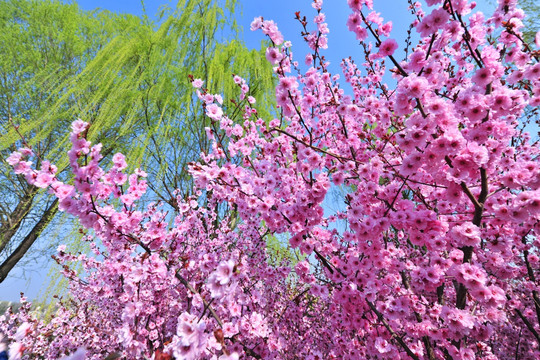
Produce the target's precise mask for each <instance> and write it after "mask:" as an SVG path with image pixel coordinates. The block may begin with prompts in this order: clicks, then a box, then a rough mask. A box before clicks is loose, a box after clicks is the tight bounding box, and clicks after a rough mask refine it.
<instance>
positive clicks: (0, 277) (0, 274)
mask: <svg viewBox="0 0 540 360" xmlns="http://www.w3.org/2000/svg"><path fill="white" fill-rule="evenodd" d="M57 211H58V199H55V200H54V201H53V203H52V204H51V205H50V206H49V207H48V208H47V210H45V213H44V214H43V216H42V217H41V219H39V221H38V222H37V223H36V224H35V225H34V227H33V228H32V230H31V231H30V233H29V234H28V235H26V237H25V238H24V239H23V241H22V242H21V243H20V244H19V246H18V247H17V248H16V249H15V250H14V251H13V252H12V253H11V254H10V255H9V257H8V258H7V259H6V260H5V261H4V262H3V263H2V264H1V265H0V283H1V282H3V281H4V280H5V279H6V277H7V275H8V274H9V272H10V271H11V270H12V269H13V267H15V265H16V264H17V263H18V262H19V261H20V260H21V259H22V257H23V256H24V255H25V254H26V252H27V251H28V250H29V249H30V247H31V246H32V245H33V244H34V242H35V241H36V240H37V238H38V237H39V235H41V233H42V232H43V230H44V229H45V228H46V227H47V225H49V223H50V222H51V220H52V219H53V218H54V215H56V212H57Z"/></svg>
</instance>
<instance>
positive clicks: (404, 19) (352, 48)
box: [0, 0, 493, 301]
mask: <svg viewBox="0 0 540 360" xmlns="http://www.w3.org/2000/svg"><path fill="white" fill-rule="evenodd" d="M66 2H71V1H67V0H66ZM77 3H78V4H79V6H80V7H81V8H82V9H83V10H93V9H95V8H102V9H106V10H109V11H113V12H121V13H130V14H134V15H139V16H140V15H142V14H143V7H142V5H141V2H140V0H80V1H77ZM174 4H176V2H175V1H170V0H147V1H145V8H146V13H147V15H148V16H149V17H150V18H151V19H155V14H157V12H158V10H159V8H160V6H162V5H168V6H170V7H174ZM241 7H242V10H243V11H242V14H240V13H239V14H236V17H237V19H236V20H237V22H238V24H239V25H240V26H241V27H243V29H244V32H243V37H244V41H245V42H246V44H247V45H248V47H250V48H256V49H259V48H260V43H261V40H263V39H264V36H263V34H262V32H260V31H258V32H251V31H250V30H249V25H250V23H251V21H252V20H253V18H254V17H256V16H263V17H264V18H265V19H272V20H274V21H276V23H277V24H278V27H279V29H280V30H281V32H282V33H283V35H284V37H285V39H286V40H290V41H291V42H292V44H293V52H294V53H295V54H296V55H295V57H296V60H298V61H299V62H302V61H303V59H304V56H305V54H306V51H307V47H306V46H304V45H303V41H302V39H301V37H300V31H301V26H300V24H299V23H298V21H296V20H294V13H295V11H301V13H302V15H306V17H307V18H308V20H309V21H310V22H311V20H312V18H313V16H314V15H315V10H314V9H313V8H312V7H311V1H310V0H272V1H263V0H243V1H242V6H241ZM478 8H479V9H480V10H482V11H484V12H485V13H486V14H490V13H491V11H492V10H491V9H492V8H493V7H492V5H489V3H488V1H487V0H480V1H479V5H478ZM375 9H376V11H378V12H380V13H381V14H382V16H383V17H384V18H385V19H386V20H392V22H393V25H394V30H393V32H392V37H394V38H395V39H396V40H398V43H400V44H402V43H403V39H404V38H405V36H406V31H407V27H408V24H409V22H410V20H411V15H410V14H409V12H408V11H407V1H406V0H375ZM323 12H325V14H326V16H327V18H326V20H327V22H328V24H329V27H330V34H329V50H327V51H325V52H323V54H324V55H325V57H326V58H327V59H328V60H329V61H330V62H331V63H332V65H331V67H330V70H331V71H332V72H334V73H337V72H339V62H340V61H341V59H342V58H345V57H348V56H352V57H353V58H355V59H357V60H361V59H362V57H363V52H362V48H361V47H360V46H358V42H357V41H356V40H355V38H354V35H353V34H352V33H350V32H349V31H348V30H347V27H346V25H345V22H346V20H347V17H348V15H349V13H350V10H349V9H348V6H347V2H346V0H325V5H324V6H323ZM401 50H402V49H401ZM397 54H398V55H401V54H403V52H400V50H398V53H397ZM398 57H399V58H401V56H398ZM49 266H50V263H49V262H47V261H43V262H42V263H40V262H37V263H35V264H34V266H30V267H26V268H25V270H26V273H23V272H22V271H21V269H15V271H13V274H11V275H10V276H9V277H8V279H6V281H5V282H3V283H2V284H0V300H10V301H17V300H18V299H19V294H20V292H21V291H22V292H25V294H27V296H28V297H29V298H30V299H33V298H35V297H36V296H37V295H38V293H39V290H40V289H41V287H42V286H46V285H47V283H48V282H47V272H48V268H49Z"/></svg>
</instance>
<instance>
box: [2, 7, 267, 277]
mask: <svg viewBox="0 0 540 360" xmlns="http://www.w3.org/2000/svg"><path fill="white" fill-rule="evenodd" d="M19 3H20V4H23V5H24V6H26V9H27V10H26V11H27V12H26V13H24V12H22V13H23V14H25V16H27V17H26V20H25V24H24V25H19V30H20V32H19V33H14V34H13V40H14V41H15V42H17V43H18V44H19V45H20V46H21V47H23V48H24V47H29V48H36V49H37V50H36V51H38V52H39V51H42V52H41V53H40V55H41V56H42V58H43V62H44V63H45V64H46V66H44V65H41V67H39V66H36V67H37V69H36V70H35V73H36V75H33V74H32V75H31V76H29V77H28V78H30V79H31V80H27V81H28V82H23V83H22V85H21V88H22V87H24V88H25V89H28V90H27V91H31V92H35V93H36V97H38V98H39V99H40V102H39V103H38V104H37V105H36V102H30V99H31V98H32V97H31V96H27V95H25V94H24V93H20V92H17V96H19V94H20V96H19V97H20V99H19V100H18V102H19V103H20V105H18V108H23V107H24V108H25V109H28V111H26V112H24V111H20V110H17V111H14V110H10V111H11V112H10V111H7V110H6V109H8V108H9V106H5V109H3V111H4V112H3V113H2V134H1V136H2V138H1V139H0V140H1V141H0V144H2V145H0V146H1V149H2V151H3V155H4V156H5V154H7V153H8V152H9V151H10V150H11V147H10V146H9V145H10V144H13V143H15V142H19V143H20V141H21V140H20V139H21V138H24V139H26V140H25V141H27V142H28V145H29V146H32V147H33V148H34V150H37V152H38V153H39V154H40V155H41V157H42V158H48V159H55V158H56V159H58V161H57V163H60V164H67V159H65V158H62V153H63V152H64V150H65V146H66V143H67V136H66V134H65V133H63V132H61V130H60V129H65V127H66V124H67V123H68V122H70V121H72V120H73V119H74V118H82V119H85V120H86V121H89V122H91V124H92V126H91V130H90V133H89V136H90V138H91V139H92V141H96V142H101V143H102V144H103V146H104V148H105V149H106V150H107V151H106V152H107V153H108V154H113V153H114V152H117V151H122V152H124V153H130V154H131V155H132V156H131V157H132V159H135V160H134V163H133V164H131V166H133V167H136V166H138V165H139V164H140V163H141V162H143V161H144V162H145V164H148V165H147V166H146V170H147V171H149V173H150V181H149V183H151V184H153V192H152V193H151V194H152V195H151V196H153V197H154V198H155V199H158V200H163V201H165V202H167V203H168V204H170V205H171V206H175V203H174V196H173V194H172V193H171V191H170V189H176V188H180V189H182V191H183V192H184V195H186V196H187V195H189V194H190V189H191V185H190V182H189V177H188V176H187V175H186V171H185V169H186V164H187V163H188V162H190V161H193V160H194V159H196V158H197V157H198V156H199V154H200V152H201V151H205V150H206V149H207V147H208V144H207V142H206V135H205V127H208V126H211V124H210V122H209V119H208V118H206V116H205V115H204V112H203V110H202V108H200V106H197V105H195V104H196V101H195V98H194V97H193V87H192V86H191V83H190V81H189V76H190V75H193V76H195V77H198V78H201V79H204V80H205V84H204V86H205V87H206V88H208V89H209V90H210V91H211V92H213V93H222V94H223V95H224V98H232V97H233V95H234V94H235V92H237V91H238V92H239V91H240V90H239V89H238V86H237V85H236V84H235V83H234V81H233V78H232V75H233V74H239V75H241V76H243V77H244V78H247V79H248V80H249V81H250V86H251V90H250V91H251V93H250V95H251V96H253V97H255V98H256V99H257V100H258V101H259V102H262V103H263V104H269V103H270V100H269V99H271V96H270V95H271V94H269V93H268V92H267V91H268V90H267V89H271V88H272V82H273V78H272V71H271V69H270V68H269V66H268V65H267V62H266V61H265V59H264V54H263V53H262V52H261V51H252V50H251V51H250V50H248V49H247V48H246V46H245V45H244V44H243V43H242V42H241V41H239V40H238V37H239V35H240V30H239V28H238V26H237V24H236V22H235V21H234V13H235V12H237V11H238V6H239V4H238V2H237V1H236V0H227V1H218V0H198V1H189V0H181V1H179V2H178V4H177V5H176V7H175V8H173V9H165V10H162V12H161V14H160V16H159V20H158V21H157V22H152V21H150V20H149V19H148V18H147V17H143V18H137V17H133V16H120V15H114V14H110V13H107V12H91V13H86V12H83V11H80V10H79V9H78V8H77V7H76V6H75V5H63V4H60V3H58V2H43V1H30V0H25V1H23V0H20V1H15V0H12V1H10V2H8V3H5V4H9V6H11V7H12V8H16V7H17V4H19ZM42 5H43V6H45V5H47V6H49V8H48V9H47V10H43V11H45V12H46V13H48V14H51V16H52V17H56V16H58V19H57V20H52V21H50V24H49V23H47V24H48V26H50V28H48V29H47V30H45V29H39V27H40V26H42V25H41V24H40V21H41V20H42V19H41V18H43V17H45V15H44V14H43V13H42V14H41V15H40V14H39V13H38V12H37V11H34V9H36V8H39V7H40V6H42ZM0 9H1V8H0ZM12 11H15V9H12ZM65 11H71V12H70V13H69V14H66V13H63V12H65ZM2 16H3V17H4V18H5V20H4V21H3V23H5V24H10V23H17V22H18V21H19V20H18V18H19V17H20V16H19V15H16V14H13V15H8V14H5V12H2ZM62 19H65V22H64V23H65V25H63V24H64V23H62ZM67 24H71V25H70V26H71V27H70V28H67V26H68V25H67ZM111 24H113V26H112V28H111V29H109V28H107V27H106V26H104V25H111ZM6 26H7V25H6ZM32 26H35V27H36V29H37V30H36V32H35V34H34V35H33V36H32V35H28V36H26V35H25V29H26V28H28V27H32ZM43 26H44V25H43ZM62 26H64V27H62ZM69 35H71V37H70V38H62V36H69ZM40 36H42V37H44V38H45V39H50V40H45V39H44V40H43V41H41V40H36V39H40ZM55 36H57V38H56V37H55ZM48 41H50V45H49V44H48ZM71 42H74V43H77V45H76V46H75V45H73V47H75V48H77V49H78V50H79V51H80V52H79V53H78V54H77V55H74V56H72V57H69V56H63V57H62V56H61V57H60V58H59V60H58V61H57V63H55V64H53V65H49V64H51V62H50V60H49V58H48V56H49V55H48V54H49V50H44V45H43V43H47V46H50V47H51V48H52V49H54V50H50V51H54V52H58V53H62V52H63V51H64V50H65V48H66V47H70V46H72V45H71ZM79 42H80V43H79ZM7 44H8V41H5V42H3V44H2V47H3V48H7V47H8V45H7ZM30 57H31V56H29V59H28V61H31V59H30ZM62 61H63V62H62ZM14 63H17V62H15V61H14ZM19 63H20V62H19ZM13 66H15V64H13ZM47 66H49V67H47ZM22 67H23V68H25V67H26V65H24V64H23V65H22ZM38 69H39V70H40V72H39V74H38ZM15 72H16V71H15ZM38 75H39V76H38ZM12 76H13V75H8V76H7V77H8V79H10V78H11V77H12ZM21 81H22V80H21ZM217 84H219V86H218V85H217ZM2 91H3V92H4V93H9V92H10V91H11V88H10V87H9V86H6V87H5V88H4V89H2ZM5 97H6V96H5V95H3V98H5ZM25 101H28V102H25ZM5 103H9V102H8V101H5ZM3 105H5V104H3ZM243 105H244V104H238V103H236V104H231V106H235V107H242V106H243ZM265 108H271V107H270V106H265ZM262 115H264V114H262ZM10 118H11V119H12V120H9V119H10ZM233 120H235V121H240V120H241V119H233ZM106 160H107V158H106V159H105V161H106ZM1 166H2V167H3V168H2V174H3V177H2V179H0V181H1V182H2V183H3V184H6V186H4V187H2V189H1V190H2V191H3V192H5V193H9V192H10V189H11V188H13V185H11V184H16V186H17V192H16V193H11V194H9V199H10V200H9V201H3V202H2V201H1V200H0V202H2V203H1V205H2V207H3V208H4V209H6V211H5V213H10V214H19V213H20V215H17V218H16V219H15V221H14V220H13V219H11V218H10V219H8V220H7V221H4V222H3V223H2V228H1V230H0V236H3V237H2V238H0V239H1V241H2V242H1V244H5V245H3V248H4V251H3V252H2V253H0V256H2V258H3V259H6V260H4V262H3V263H2V264H1V265H0V281H2V280H3V279H4V278H5V276H6V275H7V273H8V272H9V271H10V270H11V269H12V268H13V265H14V264H15V263H16V261H13V260H17V261H18V260H19V259H20V258H21V255H22V254H24V253H25V252H26V251H27V250H28V249H29V248H30V246H31V244H32V243H33V242H34V241H35V239H36V238H37V236H38V235H39V234H40V233H41V232H42V231H43V230H44V229H46V228H47V226H48V225H49V224H50V223H51V221H54V220H53V219H55V213H56V204H55V203H49V202H47V200H46V197H42V196H40V195H41V194H40V193H39V191H37V189H33V188H28V187H24V186H23V185H22V183H23V182H22V181H20V179H18V178H17V177H15V176H13V175H12V174H11V172H10V170H9V169H8V168H7V166H6V164H5V162H3V164H2V165H1ZM148 166H150V168H148ZM0 198H3V195H2V194H0ZM155 199H152V200H155ZM19 208H21V211H19V210H18V209H19ZM11 217H13V216H11ZM56 218H57V217H56ZM15 222H16V223H18V225H17V227H16V228H15V227H14V226H13V225H12V223H15ZM36 226H37V227H38V228H37V229H36V228H35V227H36ZM13 230H15V231H13ZM35 230H37V231H35ZM9 231H11V232H9ZM2 234H7V236H5V235H2ZM28 236H30V237H31V238H32V239H30V240H31V241H27V238H28ZM14 254H15V256H14ZM10 259H11V261H10Z"/></svg>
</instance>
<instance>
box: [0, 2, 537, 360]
mask: <svg viewBox="0 0 540 360" xmlns="http://www.w3.org/2000/svg"><path fill="white" fill-rule="evenodd" d="M322 3H323V1H322V0H316V1H313V8H314V9H315V11H316V15H315V16H314V18H313V22H314V23H315V24H316V29H315V30H313V31H311V32H305V34H307V35H305V39H306V41H307V42H308V44H309V46H310V47H311V49H312V50H313V53H311V54H309V55H308V56H307V57H306V58H305V59H306V64H307V67H308V68H307V70H304V69H303V68H301V67H300V66H299V65H298V63H296V62H295V61H294V59H293V52H292V47H291V44H290V42H287V41H284V39H283V36H282V34H281V33H280V32H279V30H278V28H277V26H276V24H275V23H274V22H272V21H267V20H263V18H257V19H255V20H254V22H253V23H252V26H251V28H252V30H259V29H260V30H262V31H263V33H264V34H265V35H267V36H268V37H269V38H270V40H271V44H272V45H271V46H270V47H269V48H268V50H267V51H266V57H267V60H268V61H269V62H271V63H272V64H273V65H274V66H275V67H274V71H275V74H276V77H277V79H278V81H277V83H276V89H275V90H276V103H277V114H278V116H277V117H276V118H275V119H261V118H260V117H259V116H258V112H257V109H256V104H255V99H254V98H253V97H251V96H250V95H249V94H250V89H249V86H248V84H247V82H246V81H245V80H243V79H241V78H239V77H235V82H236V84H237V85H238V86H239V88H240V91H241V95H240V98H239V99H238V100H237V101H233V102H232V104H233V105H234V106H232V105H231V106H225V105H224V101H223V99H222V97H221V96H220V95H219V94H209V93H207V91H206V90H205V89H202V84H203V82H202V81H201V80H198V79H193V86H194V88H195V89H196V90H195V91H196V94H197V96H198V98H199V99H200V101H201V103H202V106H203V107H204V108H205V110H206V115H207V116H208V117H209V118H210V120H211V126H210V127H208V128H207V129H206V130H207V134H208V136H209V139H210V140H211V142H212V146H211V149H210V151H209V152H208V153H206V154H202V155H201V159H200V161H199V162H198V163H192V164H190V167H189V171H190V173H191V174H192V176H193V178H194V183H195V192H194V195H193V196H191V197H190V198H187V199H182V198H176V199H174V202H173V203H174V204H175V206H174V210H175V212H174V214H173V215H171V214H170V213H167V212H165V211H164V210H163V208H162V207H160V206H159V204H150V205H149V206H147V207H146V208H144V209H141V208H139V207H137V203H138V200H139V199H140V198H141V196H143V194H144V193H145V192H146V190H147V182H146V174H145V173H144V172H143V171H142V170H135V171H134V172H133V173H129V172H128V170H127V169H128V165H127V161H126V159H125V157H124V156H123V155H121V154H116V155H114V156H113V158H112V167H111V168H110V169H109V170H105V169H104V168H102V167H101V165H100V160H101V158H102V155H101V147H100V145H92V144H91V143H90V142H89V141H88V140H87V139H86V136H85V135H86V130H87V129H88V127H89V126H90V125H89V124H88V123H85V122H83V121H80V120H78V121H76V122H74V123H73V128H72V135H71V140H72V143H73V147H72V149H71V150H70V152H69V153H68V155H69V159H70V165H71V169H72V173H73V175H74V179H73V184H68V183H65V182H61V181H59V180H58V179H57V178H56V177H55V173H56V171H57V169H56V168H55V167H54V166H53V165H51V164H49V163H47V162H42V166H41V168H40V169H39V170H38V169H34V168H33V167H32V163H31V161H30V157H31V156H32V151H31V150H30V149H27V148H25V149H21V150H20V151H18V152H16V153H14V154H13V155H12V156H11V157H10V158H9V159H8V161H9V162H10V164H12V165H13V166H14V168H15V171H16V172H17V173H20V174H23V175H24V176H25V177H26V179H27V181H28V182H29V183H31V184H34V185H36V186H39V187H48V188H49V189H50V191H51V192H52V193H53V194H54V195H55V196H56V197H58V198H59V201H60V207H61V209H62V210H64V211H66V212H68V213H70V214H72V215H74V216H76V217H77V218H78V219H79V220H80V223H81V225H82V226H84V227H85V228H86V229H87V230H86V233H85V234H86V235H85V239H86V240H87V241H89V242H90V243H91V244H92V245H91V247H92V249H93V252H94V255H93V256H89V255H84V254H69V253H67V252H66V251H65V248H60V249H59V253H58V255H57V256H56V259H57V261H58V262H59V263H60V264H62V265H63V273H64V274H65V276H66V277H67V278H69V279H70V283H71V285H70V297H69V298H66V299H65V300H62V301H60V303H59V309H58V312H57V313H56V315H55V316H54V317H53V318H52V320H51V321H49V322H45V321H42V320H39V319H37V318H35V317H32V315H31V314H30V313H29V312H28V311H22V312H21V313H20V314H19V315H11V316H10V317H9V319H8V320H9V321H5V322H4V324H5V325H3V326H0V332H4V333H6V334H7V335H8V336H11V337H12V338H14V337H16V334H15V331H16V329H17V326H19V325H20V324H21V323H25V324H31V326H27V327H25V328H26V329H27V331H28V333H27V334H26V333H25V334H26V336H24V337H20V336H19V337H17V340H18V344H20V346H22V348H23V349H25V351H26V352H24V351H23V352H22V353H21V354H23V356H28V357H31V356H41V357H43V358H58V357H61V356H65V355H68V354H71V353H73V352H75V351H76V350H77V349H79V348H81V347H84V348H85V349H86V350H85V351H86V354H87V356H88V357H89V358H92V359H101V358H104V357H106V356H108V355H109V354H112V353H118V354H121V356H124V357H126V358H133V359H135V358H153V359H170V358H176V359H221V360H224V359H240V358H242V359H297V358H303V359H323V358H324V359H429V360H432V359H456V360H457V359H514V358H519V359H537V358H539V357H540V349H539V347H540V335H539V334H540V305H539V304H540V297H539V295H538V293H539V291H540V283H539V281H538V280H537V277H538V276H540V274H539V273H538V271H539V268H540V254H539V251H540V242H539V240H538V239H537V232H538V231H539V230H540V225H539V219H540V190H539V185H540V164H539V161H538V159H539V155H540V147H539V145H538V143H537V142H533V141H532V140H531V138H530V136H529V135H528V133H527V132H526V131H525V130H524V126H525V125H526V124H527V121H530V119H528V118H527V114H531V112H530V110H531V109H532V108H534V107H537V106H538V105H539V104H540V63H539V58H540V52H539V51H535V50H533V47H534V45H532V44H530V45H529V44H525V43H524V42H523V40H522V36H521V30H522V27H523V24H522V22H521V20H522V19H523V17H524V16H525V15H524V13H523V12H522V11H521V10H519V9H517V8H516V1H512V0H499V4H498V7H497V9H496V11H495V13H494V14H493V15H492V16H491V17H486V16H485V15H484V14H482V13H480V12H476V13H473V12H472V11H473V8H474V5H473V3H471V2H469V1H468V0H444V1H443V0H427V1H426V5H427V7H425V8H424V7H423V6H422V5H421V4H420V3H419V2H414V3H413V2H410V4H411V6H410V11H411V13H412V14H414V16H415V19H416V20H415V21H414V23H413V24H412V27H413V28H414V29H415V30H416V32H417V33H418V36H419V38H420V41H419V42H418V44H417V45H416V46H414V47H411V46H409V45H406V47H407V54H408V55H407V57H406V59H404V60H398V59H397V58H396V55H395V54H396V53H397V51H398V49H399V46H398V44H397V42H396V41H395V40H393V39H392V38H391V37H390V35H391V31H392V24H391V22H385V21H384V19H383V18H382V17H381V16H380V14H379V13H377V12H375V11H374V10H373V9H374V7H375V6H376V5H377V1H372V0H348V4H349V6H350V8H351V14H350V16H349V19H348V21H347V26H348V28H349V29H350V30H351V31H352V32H354V33H355V34H356V37H357V39H358V40H359V41H360V42H361V45H363V49H364V50H365V59H364V62H363V63H362V64H361V65H358V64H357V63H356V62H355V61H353V60H352V59H350V58H349V59H345V60H343V62H342V70H343V75H344V79H345V82H347V83H348V84H349V88H351V89H352V93H351V94H346V91H345V89H344V88H343V87H342V85H341V84H340V83H339V76H337V75H332V74H331V73H330V71H329V69H328V63H327V62H326V61H325V59H324V57H323V56H322V55H321V51H322V50H323V49H324V48H326V46H327V34H328V26H327V24H326V23H325V16H324V13H323V12H322V6H323V5H322ZM297 19H298V20H299V21H301V23H302V25H303V26H304V27H306V26H307V21H306V20H305V18H301V17H300V15H299V13H297ZM368 39H371V40H372V42H371V43H367V40H368ZM537 39H538V36H537ZM537 45H538V44H537ZM387 69H389V70H387ZM387 71H390V72H391V73H392V74H393V77H394V79H395V82H396V85H395V86H389V85H388V84H384V83H383V76H384V75H385V73H386V72H387ZM236 111H240V112H242V113H243V118H242V119H243V121H242V122H240V123H234V122H233V120H232V119H231V118H230V117H228V116H227V113H232V112H236ZM533 114H534V113H533ZM336 190H338V191H337V192H338V193H340V194H342V197H341V202H342V203H343V206H342V208H341V209H340V210H338V211H335V212H334V213H329V212H328V211H327V209H325V207H324V206H323V201H324V200H325V198H327V197H328V194H329V193H330V192H333V191H336ZM269 237H279V238H282V239H286V240H287V243H286V244H285V245H286V246H287V247H288V248H290V249H288V250H286V252H288V253H289V254H296V255H298V258H295V257H294V256H290V257H287V256H286V257H285V260H283V261H281V262H278V263H276V262H274V261H271V260H272V259H271V254H270V251H269V248H268V246H267V240H268V239H269ZM74 263H80V264H82V267H83V269H84V272H81V273H77V272H76V271H74V270H73V267H70V264H74ZM25 326H26V325H25ZM79 351H80V350H79Z"/></svg>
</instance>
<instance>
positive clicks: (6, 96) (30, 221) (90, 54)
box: [0, 0, 138, 282]
mask: <svg viewBox="0 0 540 360" xmlns="http://www.w3.org/2000/svg"><path fill="white" fill-rule="evenodd" d="M137 24H138V21H137V19H136V18H135V17H128V16H119V15H115V14H111V13H104V12H91V13H85V12H82V11H81V10H80V9H79V8H78V7H77V6H76V5H66V4H62V3H60V2H58V1H49V0H46V1H38V0H8V1H2V2H0V29H1V30H0V49H1V51H2V57H0V282H1V281H2V280H4V279H5V277H6V276H7V274H8V272H9V271H10V270H11V269H12V268H13V266H15V264H17V262H19V261H20V260H21V259H22V256H23V255H24V254H25V253H26V252H27V251H28V250H29V249H30V247H32V245H33V244H34V243H35V241H36V240H37V238H38V237H39V236H40V235H41V233H42V232H43V231H45V229H46V228H47V226H48V225H49V224H50V223H51V221H52V220H53V219H54V218H55V216H56V213H57V206H56V202H54V201H50V200H48V199H47V198H46V197H44V196H43V193H42V192H41V191H39V189H37V188H36V187H33V186H28V185H27V184H26V182H25V181H24V179H21V178H20V177H19V176H15V175H14V174H13V172H12V169H11V167H10V166H8V164H7V163H6V162H5V159H6V157H7V156H8V154H9V153H10V152H11V151H13V150H14V149H15V146H14V145H20V143H21V142H22V140H21V139H22V136H24V137H25V138H26V139H27V141H28V145H29V146H32V148H33V149H34V150H35V151H36V152H37V153H39V154H41V155H42V156H43V157H48V156H52V155H53V154H52V153H51V150H53V149H54V148H56V147H58V146H59V144H60V143H59V142H58V137H59V134H60V131H59V130H58V129H60V128H61V127H59V125H63V124H65V121H69V119H67V118H65V111H59V112H57V113H51V112H50V111H49V109H50V108H51V107H53V106H54V105H55V104H56V103H57V102H58V101H59V100H60V99H61V98H62V96H63V94H64V93H65V91H64V90H63V89H60V88H59V87H58V86H59V84H60V83H62V82H65V81H67V80H68V79H71V78H73V77H75V76H77V75H78V74H80V73H81V71H82V70H83V69H84V67H85V66H86V65H87V64H88V62H89V61H90V60H92V59H93V58H94V57H95V56H96V54H97V53H98V52H99V51H100V50H101V49H102V48H103V47H104V46H105V45H106V44H107V43H108V42H109V41H110V40H111V39H113V38H114V37H115V36H116V35H117V34H120V33H124V32H130V31H131V30H132V29H134V28H136V26H137ZM53 89H55V90H54V91H53ZM73 105H74V102H73V101H71V100H70V101H67V102H65V104H64V105H63V106H64V108H63V109H62V110H64V109H65V108H67V107H69V106H73ZM30 121H34V122H37V123H39V124H40V126H38V127H34V128H28V127H27V125H28V123H29V122H30ZM42 127H48V128H49V129H50V131H48V132H47V133H42V132H41V128H42ZM16 142H17V143H18V144H15V143H16Z"/></svg>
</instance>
